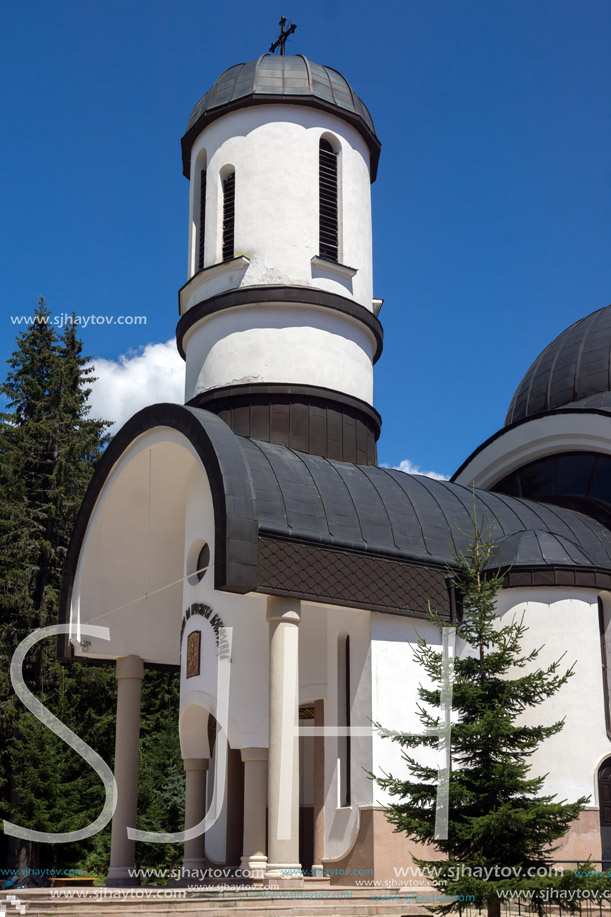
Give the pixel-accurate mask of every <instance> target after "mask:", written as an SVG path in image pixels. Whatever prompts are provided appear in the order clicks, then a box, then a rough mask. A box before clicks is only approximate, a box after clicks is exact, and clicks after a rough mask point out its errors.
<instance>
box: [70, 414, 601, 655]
mask: <svg viewBox="0 0 611 917" xmlns="http://www.w3.org/2000/svg"><path fill="white" fill-rule="evenodd" d="M168 428H169V429H172V430H176V431H178V432H180V433H181V434H182V435H183V436H184V437H185V438H186V439H187V440H188V442H189V443H190V444H191V445H192V446H193V448H194V450H195V452H196V453H197V455H198V456H199V459H200V461H201V463H202V466H203V468H204V469H205V472H206V474H207V476H208V480H209V482H210V489H211V493H212V502H213V508H214V523H215V555H214V557H215V560H214V566H215V571H214V582H215V587H216V588H217V589H221V590H224V591H228V592H234V593H242V594H244V593H248V592H253V591H256V592H261V593H265V594H272V595H273V594H278V595H295V596H298V597H299V598H303V599H309V600H311V601H315V602H326V603H331V604H338V605H347V606H350V607H355V608H371V609H373V610H378V611H383V612H387V613H393V614H410V615H412V614H416V615H420V616H423V615H426V614H427V609H428V607H429V602H431V603H432V605H433V607H434V608H436V609H438V610H439V611H440V612H442V613H444V614H448V613H449V608H451V599H450V598H449V592H448V588H447V574H448V570H449V568H451V567H452V565H454V564H455V558H456V557H457V555H459V554H461V553H467V552H468V549H469V544H470V541H471V534H470V533H471V532H472V517H473V514H474V512H475V514H476V517H477V519H478V521H479V522H480V523H482V522H484V523H485V521H486V519H488V520H489V523H490V538H491V540H492V541H494V542H495V543H496V545H497V552H496V558H495V560H494V561H493V563H492V565H491V568H496V567H498V568H503V569H504V568H506V567H507V566H508V565H511V570H510V571H509V574H508V580H507V582H508V584H509V585H520V586H525V585H545V586H550V585H562V586H584V587H589V588H597V589H611V531H609V530H608V529H607V528H605V527H604V526H603V525H601V524H600V523H598V522H596V521H595V520H594V519H592V518H590V517H588V516H584V515H582V514H581V513H578V512H576V511H574V510H570V509H566V508H561V507H558V506H551V505H544V504H540V503H533V502H531V501H528V500H521V499H517V498H514V497H508V496H505V495H503V494H495V493H488V492H486V491H482V490H475V491H473V490H471V489H470V488H469V487H463V486H461V485H459V484H453V483H451V482H450V481H437V480H433V479H431V478H427V477H424V476H422V475H412V474H406V473H405V472H402V471H398V470H395V469H389V468H379V467H377V466H375V465H354V464H350V463H347V462H336V461H332V460H330V459H326V458H322V457H321V456H315V455H307V454H305V453H301V452H297V451H295V450H293V449H289V448H288V447H286V446H280V445H275V444H272V443H264V442H258V441H255V440H252V439H247V438H245V437H241V436H236V434H235V433H233V432H232V430H231V429H230V428H229V427H228V426H227V424H226V423H225V422H224V421H223V420H221V418H220V417H217V416H216V415H215V414H211V413H210V412H209V411H205V410H202V409H200V408H193V407H181V406H179V405H175V404H155V405H152V406H151V407H148V408H144V410H142V411H139V412H138V413H137V414H135V415H134V416H133V417H132V418H131V419H130V420H129V421H128V422H127V423H126V424H125V426H124V427H122V428H121V430H119V432H118V433H117V435H116V436H115V437H114V438H113V440H112V442H111V443H110V445H109V446H108V448H107V450H106V451H105V453H104V455H103V456H102V458H101V459H100V462H99V463H98V466H97V468H96V471H95V473H94V475H93V478H92V480H91V482H90V485H89V487H88V489H87V493H86V495H85V499H84V500H83V504H82V506H81V509H80V511H79V515H78V518H77V522H76V525H75V528H74V532H73V535H72V540H71V543H70V547H69V550H68V556H67V559H66V563H65V566H64V575H63V581H62V590H61V594H60V622H62V623H64V622H66V621H67V620H69V617H70V605H71V601H72V588H73V583H74V577H75V574H76V570H77V566H78V563H79V558H80V555H81V551H82V550H83V545H84V543H85V534H86V532H87V529H88V526H89V522H90V520H91V518H92V516H93V513H94V510H95V506H96V503H97V500H98V498H99V496H100V495H101V493H102V491H103V489H104V488H105V487H106V486H108V481H109V479H111V472H112V470H113V468H114V467H115V465H116V463H117V462H118V461H119V459H120V458H121V456H122V455H123V454H124V453H125V451H126V450H127V449H128V448H129V447H130V445H131V444H132V443H133V442H134V440H136V439H137V438H138V437H140V436H141V435H142V434H143V433H145V432H146V431H150V430H153V429H158V430H159V435H160V441H163V438H164V436H165V434H164V432H163V431H164V430H167V429H168ZM110 486H112V485H110ZM448 603H449V604H448ZM68 653H69V647H68V643H67V637H66V639H65V640H63V642H62V641H61V640H60V655H65V654H68Z"/></svg>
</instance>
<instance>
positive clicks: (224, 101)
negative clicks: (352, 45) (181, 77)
mask: <svg viewBox="0 0 611 917" xmlns="http://www.w3.org/2000/svg"><path fill="white" fill-rule="evenodd" d="M273 102H283V103H287V102H288V103H289V104H292V105H309V106H311V107H314V108H322V109H324V110H325V111H331V112H333V113H334V114H336V115H338V116H339V117H340V118H343V119H344V120H345V121H349V122H350V123H351V124H352V125H353V126H354V127H355V128H356V129H357V130H358V131H359V132H360V133H361V134H362V136H363V137H364V139H365V141H366V142H367V146H368V147H369V151H370V153H371V180H372V181H374V180H375V177H376V172H377V167H378V159H379V157H380V146H381V145H380V141H379V140H378V138H377V137H376V132H375V128H374V126H373V121H372V118H371V115H370V114H369V111H368V109H367V106H366V105H365V103H364V102H363V101H361V99H359V97H358V96H357V94H356V92H355V91H354V90H353V89H352V87H351V85H350V83H349V82H348V80H346V79H345V77H343V76H342V75H341V73H338V71H337V70H334V69H333V68H332V67H325V66H323V65H322V64H316V63H314V61H311V60H308V58H307V57H304V56H303V54H296V55H285V56H284V57H283V56H281V55H275V54H262V55H261V57H258V58H257V59H256V60H251V61H248V63H246V64H235V65H234V66H233V67H230V68H229V69H228V70H225V72H224V73H221V75H220V76H219V78H218V80H217V81H216V83H215V84H214V86H212V88H211V89H209V90H208V92H207V93H205V95H203V96H202V97H201V99H200V100H199V102H198V103H197V105H196V106H195V108H194V109H193V112H192V113H191V117H190V118H189V123H188V125H187V132H186V134H185V136H184V137H183V138H182V158H183V171H184V173H185V175H186V176H187V177H188V176H189V162H190V155H191V147H192V146H193V142H194V140H195V138H196V137H197V136H198V135H199V134H200V133H201V131H202V130H203V129H204V127H205V126H206V124H209V123H210V122H211V121H214V120H215V118H220V117H221V115H224V114H226V113H227V112H228V111H235V109H238V108H246V107H247V106H249V105H268V104H270V103H273Z"/></svg>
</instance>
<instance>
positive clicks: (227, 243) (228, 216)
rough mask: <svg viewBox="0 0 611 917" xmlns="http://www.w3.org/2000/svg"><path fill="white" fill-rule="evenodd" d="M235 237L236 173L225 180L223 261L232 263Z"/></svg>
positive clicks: (230, 174) (232, 173) (231, 173)
mask: <svg viewBox="0 0 611 917" xmlns="http://www.w3.org/2000/svg"><path fill="white" fill-rule="evenodd" d="M234 237H235V172H230V173H229V175H226V176H225V178H224V179H223V252H222V256H223V261H231V259H232V258H233V253H234Z"/></svg>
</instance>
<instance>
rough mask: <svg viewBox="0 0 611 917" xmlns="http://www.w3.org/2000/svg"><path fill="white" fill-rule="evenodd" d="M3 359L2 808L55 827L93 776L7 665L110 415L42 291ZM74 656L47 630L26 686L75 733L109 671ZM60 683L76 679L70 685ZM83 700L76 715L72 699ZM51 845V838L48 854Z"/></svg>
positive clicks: (83, 817) (105, 716)
mask: <svg viewBox="0 0 611 917" xmlns="http://www.w3.org/2000/svg"><path fill="white" fill-rule="evenodd" d="M8 363H9V372H8V375H7V377H6V380H5V382H4V383H3V384H2V385H1V386H0V392H1V393H2V395H3V396H4V398H5V400H6V403H7V404H6V407H7V410H6V411H5V412H4V413H3V414H2V415H0V457H1V463H0V617H1V621H2V630H1V635H0V672H1V675H0V678H1V682H0V690H1V696H2V715H1V719H0V736H1V737H2V739H3V741H2V743H1V745H2V761H1V764H2V775H3V781H2V782H3V786H2V792H3V796H4V800H3V809H4V815H5V817H9V819H10V820H12V821H15V822H17V823H18V824H24V825H26V826H28V827H31V828H34V829H38V830H46V831H52V832H57V831H61V830H71V829H72V828H74V827H78V826H80V825H82V824H87V823H88V822H89V821H90V820H91V818H90V817H89V815H90V811H91V810H92V807H93V809H95V808H96V807H99V804H100V803H99V801H98V799H97V796H101V795H102V791H101V787H99V788H98V787H90V786H89V784H90V783H91V779H90V778H91V775H90V774H88V773H87V774H85V773H84V770H83V767H82V764H83V762H82V759H80V758H79V756H78V755H76V754H75V753H73V752H71V751H68V750H67V749H66V748H65V746H64V745H63V743H62V742H61V741H60V740H59V739H57V737H56V736H54V735H53V734H52V733H51V732H50V731H49V730H47V729H46V728H45V727H43V726H42V725H41V724H40V723H39V722H38V720H36V719H35V718H34V717H32V716H31V715H30V714H29V713H27V712H26V711H25V710H24V709H23V708H22V707H21V705H20V703H19V702H18V701H17V698H16V697H15V696H14V694H13V692H12V688H11V686H10V682H9V665H10V659H11V657H12V654H13V652H14V650H15V648H16V647H17V645H18V644H19V642H20V641H21V640H22V639H23V638H24V637H25V636H26V635H27V634H28V633H30V632H31V631H33V630H35V629H36V628H38V627H44V626H45V625H48V624H53V623H55V622H56V620H57V602H58V596H59V586H60V579H61V573H62V567H63V563H64V561H65V557H66V552H67V548H68V543H69V539H70V534H71V531H72V527H73V525H74V521H75V518H76V513H77V511H78V507H79V505H80V502H81V500H82V498H83V496H84V492H85V488H86V486H87V483H88V481H89V478H90V476H91V473H92V470H93V467H94V464H95V461H96V460H97V458H98V456H99V454H100V452H101V449H102V448H103V446H104V445H105V442H106V435H105V429H106V426H107V424H106V423H104V422H103V421H99V420H93V419H90V418H89V417H88V416H87V414H88V411H89V406H88V404H87V398H88V395H89V391H90V389H89V382H90V381H92V380H91V369H90V368H88V367H87V366H86V363H87V358H85V357H84V356H83V355H82V352H81V343H80V341H78V339H77V337H76V332H75V326H74V324H72V325H68V326H67V327H66V328H65V329H64V331H63V333H62V335H61V336H58V335H57V332H56V329H55V326H54V325H53V322H52V316H51V313H50V311H49V309H48V308H47V307H46V305H45V302H44V300H42V299H41V300H40V302H39V304H38V307H37V309H36V311H35V313H34V320H33V322H32V324H30V325H29V326H28V328H27V330H26V331H25V332H22V333H21V334H20V335H19V336H18V339H17V348H16V350H15V351H14V353H13V355H12V356H11V358H10V359H9V361H8ZM77 668H78V669H81V674H80V675H79V676H78V677H74V676H75V675H76V672H75V673H73V674H68V673H67V672H66V671H65V670H64V668H63V666H62V665H61V664H60V663H58V661H57V660H56V658H55V643H54V641H53V640H46V641H44V642H43V643H42V644H38V645H37V646H36V647H35V648H34V649H33V650H32V651H31V653H30V654H29V655H28V658H27V661H26V667H25V671H24V675H25V677H26V683H27V684H28V687H29V688H30V690H32V691H33V692H34V693H35V694H37V696H38V697H40V699H41V700H42V701H43V703H45V704H46V705H47V706H48V707H50V708H51V709H52V710H53V712H54V713H56V715H58V716H60V718H61V719H62V720H63V721H64V722H66V724H67V725H69V726H71V728H73V729H76V731H77V732H79V733H80V734H81V735H82V723H83V719H82V716H84V715H85V711H84V710H83V701H84V700H86V698H89V701H90V702H91V701H93V702H94V705H95V708H94V709H96V708H97V709H96V720H98V722H105V723H106V732H108V731H109V729H110V728H111V726H112V719H111V718H110V716H109V714H110V713H111V712H112V707H111V704H112V696H113V687H114V686H113V679H112V673H111V672H110V671H102V670H99V669H98V670H94V669H93V668H91V667H84V666H83V667H81V666H78V667H77ZM67 684H69V685H71V687H72V689H73V690H72V691H71V692H70V694H69V695H68V694H67V692H66V685H67ZM85 706H87V702H86V703H85ZM79 708H80V713H81V717H80V718H77V717H75V712H74V711H75V710H77V709H79ZM75 719H77V722H76V723H75V722H74V721H75ZM94 733H95V730H94ZM84 738H85V739H86V741H89V738H87V737H86V736H84ZM101 744H102V745H103V746H104V745H105V746H106V747H105V748H103V749H100V753H104V752H106V759H107V760H108V752H109V750H110V749H111V747H112V746H111V745H110V744H109V742H108V740H107V737H106V736H105V737H104V741H101ZM85 770H86V768H85ZM95 783H99V781H95ZM62 784H63V788H62ZM70 797H72V798H73V800H74V805H71V804H70ZM61 825H63V826H64V827H60V826H61ZM10 844H11V846H12V851H11V854H10V856H9V859H10V861H11V863H10V865H12V866H14V867H16V868H21V869H25V868H28V867H34V866H36V865H37V862H38V854H39V850H38V849H37V848H36V846H32V845H30V844H29V843H27V842H16V841H14V840H13V839H11V842H10ZM57 854H58V851H57V848H56V849H55V850H54V851H53V857H54V859H55V858H56V857H57Z"/></svg>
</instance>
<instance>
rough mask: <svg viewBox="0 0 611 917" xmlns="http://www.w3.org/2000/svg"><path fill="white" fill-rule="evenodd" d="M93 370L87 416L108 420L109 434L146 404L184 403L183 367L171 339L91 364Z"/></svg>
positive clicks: (174, 343) (173, 341)
mask: <svg viewBox="0 0 611 917" xmlns="http://www.w3.org/2000/svg"><path fill="white" fill-rule="evenodd" d="M93 366H94V368H95V375H96V376H97V381H96V382H94V383H93V385H92V387H91V395H90V396H89V402H90V404H91V412H90V414H89V416H90V417H95V418H99V419H100V420H111V421H112V422H113V426H112V427H111V429H110V432H111V433H116V431H117V430H118V429H119V427H121V426H123V424H124V423H125V421H126V420H129V418H130V417H131V416H132V415H133V414H135V413H136V412H137V411H139V410H140V409H141V408H144V407H146V406H147V405H149V404H156V403H157V402H162V401H170V402H172V403H174V404H183V403H184V387H185V364H184V361H183V359H182V357H181V356H180V354H179V353H178V351H177V350H176V342H175V340H174V339H173V338H172V339H170V340H169V341H166V342H165V344H147V345H146V347H144V348H140V349H138V350H129V351H128V352H127V353H124V354H122V355H121V356H120V357H118V359H117V360H103V359H100V360H94V362H93Z"/></svg>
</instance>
